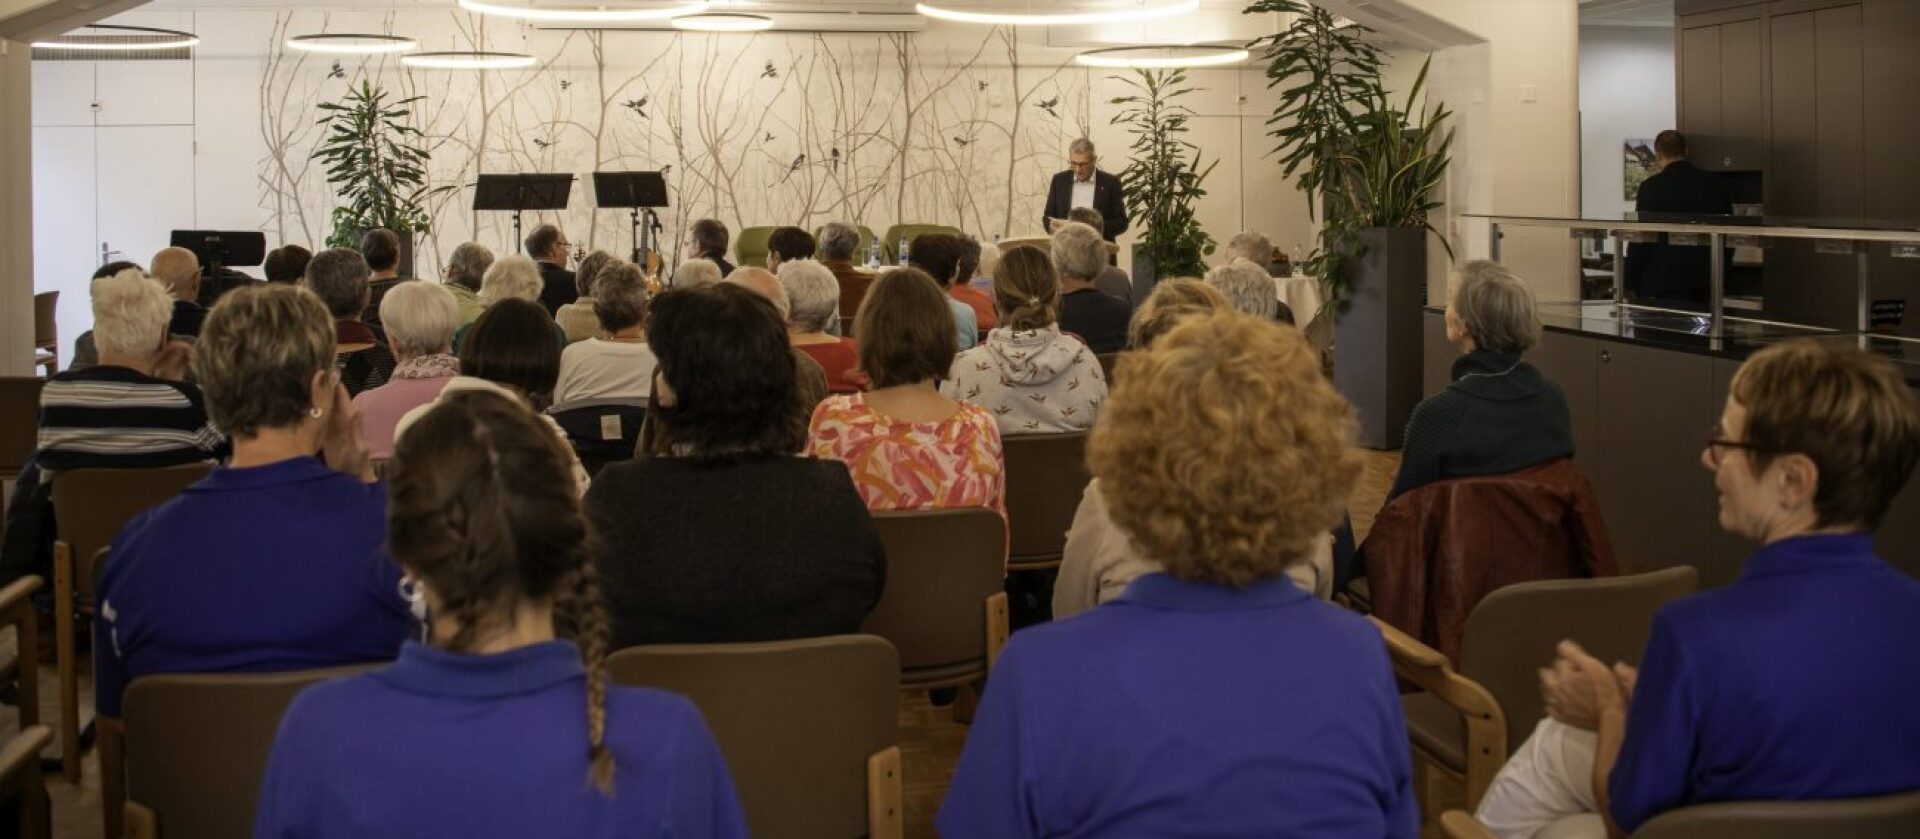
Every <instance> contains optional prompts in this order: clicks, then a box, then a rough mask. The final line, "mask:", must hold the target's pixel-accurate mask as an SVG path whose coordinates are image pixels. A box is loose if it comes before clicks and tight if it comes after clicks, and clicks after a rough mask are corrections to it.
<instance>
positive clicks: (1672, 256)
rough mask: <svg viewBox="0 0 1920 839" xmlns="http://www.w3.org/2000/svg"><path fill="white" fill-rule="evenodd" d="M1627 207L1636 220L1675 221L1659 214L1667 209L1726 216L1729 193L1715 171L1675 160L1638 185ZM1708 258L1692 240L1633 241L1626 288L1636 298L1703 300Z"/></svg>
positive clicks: (1730, 205)
mask: <svg viewBox="0 0 1920 839" xmlns="http://www.w3.org/2000/svg"><path fill="white" fill-rule="evenodd" d="M1633 208H1634V209H1635V210H1637V211H1639V212H1640V213H1641V217H1640V218H1641V220H1642V221H1663V220H1664V221H1674V220H1679V219H1671V218H1668V219H1663V218H1660V216H1662V215H1668V214H1671V215H1676V216H1683V217H1684V216H1707V215H1721V216H1724V215H1732V214H1733V193H1732V192H1731V191H1729V190H1728V189H1727V183H1726V181H1725V180H1723V179H1721V177H1720V176H1719V175H1716V174H1714V173H1712V172H1708V171H1706V170H1704V169H1701V168H1699V167H1697V166H1695V165H1693V164H1691V163H1688V162H1686V161H1684V160H1676V161H1674V162H1672V163H1669V164H1667V168H1665V169H1663V170H1661V171H1660V173H1659V174H1656V175H1654V176H1653V177H1651V178H1648V179H1646V181H1644V182H1642V183H1641V184H1640V194H1639V196H1638V197H1637V198H1635V199H1634V202H1633ZM1722 258H1725V256H1724V255H1723V257H1722ZM1710 259H1711V255H1710V254H1709V253H1708V249H1707V248H1705V247H1701V246H1698V245H1668V244H1662V243H1646V244H1635V245H1633V246H1632V247H1629V248H1628V249H1627V264H1626V266H1625V267H1626V284H1627V293H1628V294H1629V295H1631V296H1633V297H1635V298H1637V299H1653V300H1664V301H1671V302H1689V303H1704V302H1706V300H1707V296H1708V294H1707V292H1708V289H1707V286H1708V285H1709V284H1710V283H1711V281H1712V280H1711V277H1710V276H1709V274H1710V270H1711V267H1712V263H1711V262H1710V261H1709V260H1710Z"/></svg>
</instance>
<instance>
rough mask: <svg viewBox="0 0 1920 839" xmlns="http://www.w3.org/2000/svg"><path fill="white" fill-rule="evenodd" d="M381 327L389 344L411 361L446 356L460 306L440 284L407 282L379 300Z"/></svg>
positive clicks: (451, 344)
mask: <svg viewBox="0 0 1920 839" xmlns="http://www.w3.org/2000/svg"><path fill="white" fill-rule="evenodd" d="M380 325H381V326H382V327H384V328H386V330H387V343H388V344H391V345H392V346H393V351H394V353H395V354H398V355H406V356H409V357H414V356H422V355H433V354H435V353H444V352H447V351H448V350H449V349H451V348H452V346H453V331H454V329H455V328H457V327H459V325H460V304H459V302H458V301H456V300H454V299H453V292H451V291H448V290H446V289H445V288H442V287H441V286H440V284H439V283H430V282H426V281H424V280H408V281H407V282H404V283H400V284H399V285H396V286H394V287H393V288H390V289H387V293H386V294H384V295H381V297H380Z"/></svg>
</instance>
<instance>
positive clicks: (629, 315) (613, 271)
mask: <svg viewBox="0 0 1920 839" xmlns="http://www.w3.org/2000/svg"><path fill="white" fill-rule="evenodd" d="M593 314H594V317H597V318H599V319H600V328H601V329H604V330H606V331H607V333H608V334H612V333H615V332H619V331H620V330H622V329H627V328H630V327H632V326H635V325H637V324H639V323H640V322H641V321H644V320H646V318H647V275H646V274H645V273H643V272H641V270H640V266H638V265H634V264H631V263H628V262H620V261H615V262H613V263H611V264H609V265H608V266H607V267H605V268H602V269H600V273H599V275H598V276H596V277H595V278H594V280H593Z"/></svg>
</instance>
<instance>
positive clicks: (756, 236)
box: [733, 227, 779, 268]
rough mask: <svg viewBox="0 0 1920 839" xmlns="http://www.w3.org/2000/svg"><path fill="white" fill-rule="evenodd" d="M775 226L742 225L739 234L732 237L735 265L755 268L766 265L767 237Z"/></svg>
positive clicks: (771, 233)
mask: <svg viewBox="0 0 1920 839" xmlns="http://www.w3.org/2000/svg"><path fill="white" fill-rule="evenodd" d="M778 229H779V228H777V227H743V228H741V229H740V235H738V236H735V237H733V256H734V260H733V261H734V264H736V265H751V266H753V267H755V268H765V267H767V239H768V238H769V237H771V236H772V235H773V231H775V230H778Z"/></svg>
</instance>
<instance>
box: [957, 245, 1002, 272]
mask: <svg viewBox="0 0 1920 839" xmlns="http://www.w3.org/2000/svg"><path fill="white" fill-rule="evenodd" d="M999 267H1000V246H999V245H996V244H993V243H992V242H981V243H980V267H978V268H975V269H973V277H967V278H965V279H967V280H969V281H971V280H972V279H973V278H974V277H991V276H993V272H994V269H996V268H999Z"/></svg>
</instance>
